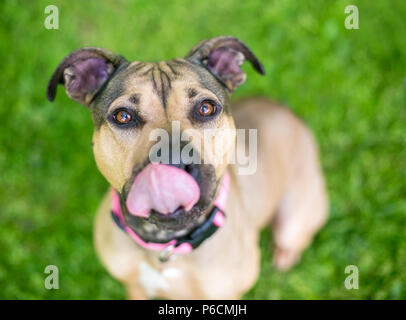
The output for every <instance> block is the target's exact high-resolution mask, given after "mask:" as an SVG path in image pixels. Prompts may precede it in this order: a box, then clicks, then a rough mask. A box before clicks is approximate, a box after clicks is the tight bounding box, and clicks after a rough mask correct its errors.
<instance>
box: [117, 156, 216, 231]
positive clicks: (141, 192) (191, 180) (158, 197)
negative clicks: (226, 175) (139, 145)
mask: <svg viewBox="0 0 406 320" xmlns="http://www.w3.org/2000/svg"><path fill="white" fill-rule="evenodd" d="M215 189H216V178H215V172H214V168H213V166H211V165H200V164H199V165H196V164H192V165H182V166H175V165H166V164H154V163H149V164H148V165H147V166H145V167H144V168H143V169H142V170H141V171H140V172H138V173H137V175H136V176H135V178H134V181H133V182H132V184H131V186H130V188H129V191H128V193H127V195H126V197H125V199H123V200H124V201H123V202H125V207H126V208H125V209H126V210H124V211H127V214H126V215H125V216H126V220H127V223H128V224H129V225H130V226H131V227H132V228H133V229H136V230H137V232H143V230H140V229H150V230H152V229H155V230H167V231H179V230H185V229H187V228H188V227H190V226H192V225H193V224H195V223H196V222H198V220H199V217H201V216H202V215H204V213H205V212H206V211H207V209H208V206H209V204H210V203H211V201H212V200H213V196H214V193H215Z"/></svg>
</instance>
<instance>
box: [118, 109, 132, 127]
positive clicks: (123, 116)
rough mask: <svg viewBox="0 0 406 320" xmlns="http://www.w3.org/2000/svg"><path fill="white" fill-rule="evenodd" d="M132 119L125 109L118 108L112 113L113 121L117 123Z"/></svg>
mask: <svg viewBox="0 0 406 320" xmlns="http://www.w3.org/2000/svg"><path fill="white" fill-rule="evenodd" d="M132 120H133V116H132V115H131V113H130V112H128V111H127V110H125V109H119V110H117V111H116V112H115V113H114V121H116V122H117V123H118V124H127V123H130V122H131V121H132Z"/></svg>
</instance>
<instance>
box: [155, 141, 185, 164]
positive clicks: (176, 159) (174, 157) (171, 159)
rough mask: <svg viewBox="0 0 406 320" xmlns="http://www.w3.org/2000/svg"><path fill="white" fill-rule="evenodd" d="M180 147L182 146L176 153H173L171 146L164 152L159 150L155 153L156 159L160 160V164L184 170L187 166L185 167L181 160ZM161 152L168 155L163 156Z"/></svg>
mask: <svg viewBox="0 0 406 320" xmlns="http://www.w3.org/2000/svg"><path fill="white" fill-rule="evenodd" d="M182 147H183V146H181V147H180V148H179V149H180V150H177V151H174V150H175V149H174V148H173V147H172V145H171V146H169V148H168V149H167V150H164V151H162V150H161V149H159V150H158V151H157V157H158V159H160V162H161V163H162V164H166V165H170V166H174V167H176V168H178V169H181V170H186V168H187V165H185V163H184V162H183V160H182V158H181V151H182ZM163 152H165V153H166V152H168V154H163Z"/></svg>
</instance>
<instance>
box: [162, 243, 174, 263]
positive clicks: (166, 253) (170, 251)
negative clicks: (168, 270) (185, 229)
mask: <svg viewBox="0 0 406 320" xmlns="http://www.w3.org/2000/svg"><path fill="white" fill-rule="evenodd" d="M174 253H175V245H173V244H170V245H169V246H167V247H166V248H165V249H164V250H162V251H161V252H160V253H159V261H160V262H167V261H169V260H171V259H172V258H174V257H175V255H174Z"/></svg>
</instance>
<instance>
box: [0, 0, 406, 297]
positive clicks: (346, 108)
mask: <svg viewBox="0 0 406 320" xmlns="http://www.w3.org/2000/svg"><path fill="white" fill-rule="evenodd" d="M49 4H54V5H57V6H58V8H59V30H46V29H45V28H44V19H45V16H46V15H45V14H44V9H45V7H46V6H47V5H49ZM348 4H355V5H357V6H358V9H359V17H360V29H359V30H346V29H345V28H344V19H345V17H346V15H345V14H344V8H345V6H346V5H348ZM405 17H406V2H405V1H402V0H399V1H385V0H376V1H369V0H365V1H357V0H350V1H320V0H317V1H294V0H292V1H270V0H268V1H261V0H247V1H231V0H222V1H218V0H206V1H196V0H193V1H192V0H189V1H175V0H174V1H165V0H159V1H158V0H154V1H151V0H148V1H147V0H138V1H122V0H120V1H117V0H116V1H103V2H102V1H96V0H88V1H63V2H62V1H58V0H53V1H51V2H50V1H11V0H6V1H5V0H3V1H1V3H0V21H1V22H0V58H1V59H0V61H1V69H0V70H1V76H0V177H1V178H0V298H2V299H15V298H18V299H37V298H39V299H82V298H87V299H99V298H103V299H110V298H113V299H121V298H124V289H123V287H122V286H121V285H120V284H119V283H118V282H116V281H115V280H113V279H112V278H111V277H110V276H109V275H108V274H107V272H106V271H105V270H104V269H103V267H102V266H101V265H100V263H99V261H98V258H97V257H96V255H95V252H94V249H93V243H92V223H93V217H94V213H95V211H96V209H97V206H98V204H99V202H100V200H101V197H102V195H103V193H104V192H105V191H106V189H107V188H108V185H107V183H106V181H105V180H104V178H103V177H102V176H101V174H100V173H99V172H98V171H97V169H96V166H95V164H94V160H93V155H92V150H91V145H90V142H91V134H92V129H93V128H92V127H93V125H92V122H91V119H90V116H89V114H88V110H86V109H85V108H83V107H81V106H80V105H78V104H76V103H74V102H73V101H71V100H69V99H68V98H67V97H66V95H65V94H64V93H63V90H61V88H60V89H59V94H58V97H57V99H56V102H55V103H53V104H51V103H49V102H48V101H46V99H45V88H46V85H47V82H48V80H49V78H50V76H51V74H52V72H53V71H54V69H55V68H56V66H57V64H58V63H59V62H60V61H61V60H62V58H63V57H64V56H66V55H67V54H68V53H70V52H71V51H73V50H75V49H77V48H79V47H82V46H89V45H91V46H101V47H106V48H109V49H111V50H112V51H115V52H117V53H121V54H123V55H124V56H125V57H126V58H127V59H129V60H135V59H137V60H146V61H151V60H164V59H170V58H173V57H176V56H183V55H184V54H186V52H187V51H188V50H189V49H190V48H191V47H192V46H193V45H194V44H195V43H197V42H198V41H200V40H202V39H206V38H210V37H214V36H218V35H233V36H236V37H239V38H241V39H242V40H243V41H245V42H246V43H247V44H248V45H249V46H250V48H251V49H252V50H253V51H254V52H255V53H256V54H257V55H258V57H259V58H260V59H261V60H262V62H263V64H264V66H265V68H266V71H267V74H266V76H265V77H260V76H259V75H257V74H255V73H254V72H253V71H252V70H251V68H250V67H249V66H248V65H246V66H244V69H245V70H246V71H247V73H248V80H247V82H246V84H245V85H243V86H242V87H241V88H239V89H238V90H237V92H236V93H235V95H234V98H238V97H245V96H251V95H265V96H267V97H269V98H271V99H273V100H277V101H281V102H282V103H284V104H286V105H288V106H289V107H290V108H291V109H292V110H294V112H296V114H298V115H299V116H300V117H301V118H302V119H304V121H305V122H306V123H308V125H309V126H310V128H312V130H313V131H314V133H315V135H316V137H317V139H318V141H319V143H320V149H321V156H322V164H323V169H324V172H325V174H326V178H327V184H328V189H329V194H330V202H331V203H330V206H331V210H330V218H329V221H328V224H327V226H326V227H325V228H324V229H323V230H322V232H321V233H320V234H318V236H317V237H316V240H315V242H314V244H313V245H312V246H311V248H310V249H309V250H307V251H306V252H305V254H304V256H303V260H302V262H301V263H300V264H299V265H298V266H296V267H295V268H293V269H292V270H290V271H288V272H286V273H282V272H279V271H277V270H275V269H274V268H273V267H272V265H271V257H272V252H271V250H270V249H269V240H270V234H269V232H268V231H264V232H263V234H262V237H261V248H262V269H261V274H260V278H259V280H258V282H257V284H256V285H255V287H254V288H253V289H252V290H251V291H250V292H248V293H247V294H246V296H245V297H246V298H248V299H385V298H386V299H405V298H406V276H405V265H406V242H405V232H406V219H405V213H406V182H405V181H406V150H405V133H406V130H405V124H406V111H405V97H406V95H405V73H406V67H405V62H406V38H405V35H406V19H405ZM50 264H53V265H56V266H58V267H59V273H60V289H59V290H46V289H45V288H44V278H45V276H46V275H45V274H44V269H45V266H47V265H50ZM351 264H354V265H357V266H358V268H359V275H360V280H359V281H360V282H359V290H346V289H345V287H344V280H345V277H346V275H345V274H344V269H345V267H346V266H347V265H351Z"/></svg>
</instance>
